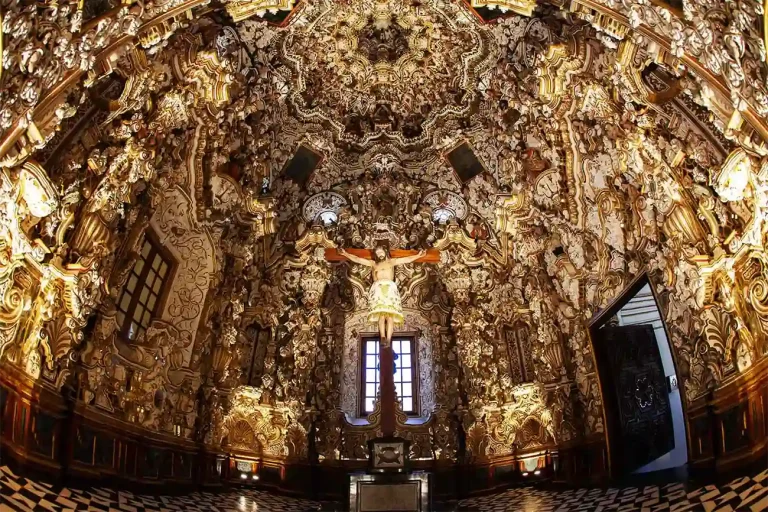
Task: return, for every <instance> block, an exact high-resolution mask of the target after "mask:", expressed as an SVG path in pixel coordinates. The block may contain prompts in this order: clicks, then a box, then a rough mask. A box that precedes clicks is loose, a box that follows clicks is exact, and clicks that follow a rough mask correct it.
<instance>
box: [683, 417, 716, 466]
mask: <svg viewBox="0 0 768 512" xmlns="http://www.w3.org/2000/svg"><path fill="white" fill-rule="evenodd" d="M689 428H690V435H691V458H692V459H707V458H710V457H712V456H713V455H714V444H713V437H712V434H713V432H712V418H711V417H710V416H699V417H697V418H694V419H692V420H691V421H690V423H689Z"/></svg>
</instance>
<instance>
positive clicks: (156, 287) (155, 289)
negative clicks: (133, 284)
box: [152, 279, 163, 294]
mask: <svg viewBox="0 0 768 512" xmlns="http://www.w3.org/2000/svg"><path fill="white" fill-rule="evenodd" d="M162 284H163V282H162V281H161V280H160V279H158V280H157V281H155V285H154V286H153V287H152V291H153V292H155V293H157V294H160V285H162Z"/></svg>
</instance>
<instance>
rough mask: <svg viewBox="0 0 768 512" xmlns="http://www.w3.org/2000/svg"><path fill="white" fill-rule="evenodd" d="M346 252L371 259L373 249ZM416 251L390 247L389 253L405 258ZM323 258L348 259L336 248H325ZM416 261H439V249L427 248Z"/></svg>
mask: <svg viewBox="0 0 768 512" xmlns="http://www.w3.org/2000/svg"><path fill="white" fill-rule="evenodd" d="M347 252H348V253H350V254H354V255H355V256H360V257H361V258H365V259H367V260H372V259H373V251H371V250H370V249H347ZM418 253H419V251H412V250H409V249H392V250H391V251H389V255H390V257H392V258H406V257H408V256H415V255H416V254H418ZM325 259H326V260H328V261H349V260H348V259H347V258H345V257H344V256H342V255H341V254H339V251H337V250H336V249H326V250H325ZM416 263H440V251H439V250H438V249H428V250H427V254H425V255H424V256H422V257H421V258H419V259H418V260H416Z"/></svg>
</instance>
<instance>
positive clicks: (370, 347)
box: [365, 340, 379, 354]
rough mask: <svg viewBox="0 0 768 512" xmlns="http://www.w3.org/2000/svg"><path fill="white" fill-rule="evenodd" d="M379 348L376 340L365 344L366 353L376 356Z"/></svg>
mask: <svg viewBox="0 0 768 512" xmlns="http://www.w3.org/2000/svg"><path fill="white" fill-rule="evenodd" d="M378 348H379V342H378V341H376V340H368V341H366V342H365V353H366V354H376V353H377V349H378Z"/></svg>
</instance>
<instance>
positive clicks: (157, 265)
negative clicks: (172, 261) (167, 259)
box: [152, 254, 163, 270]
mask: <svg viewBox="0 0 768 512" xmlns="http://www.w3.org/2000/svg"><path fill="white" fill-rule="evenodd" d="M162 262H163V259H162V257H161V256H160V255H159V254H155V260H154V261H153V262H152V269H153V270H157V269H159V268H160V264H161V263H162Z"/></svg>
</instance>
